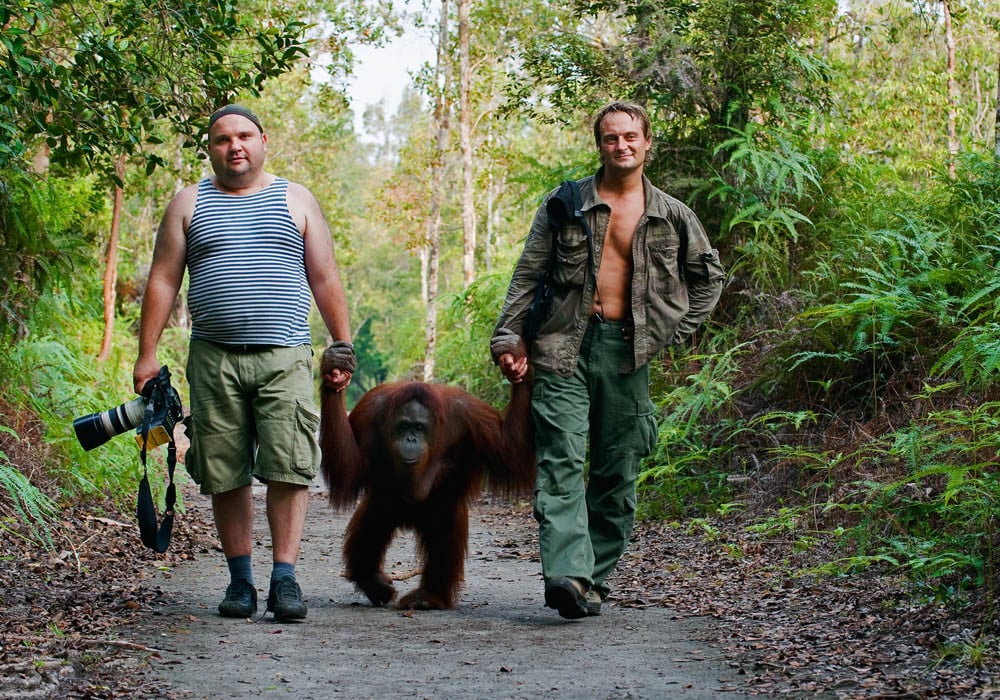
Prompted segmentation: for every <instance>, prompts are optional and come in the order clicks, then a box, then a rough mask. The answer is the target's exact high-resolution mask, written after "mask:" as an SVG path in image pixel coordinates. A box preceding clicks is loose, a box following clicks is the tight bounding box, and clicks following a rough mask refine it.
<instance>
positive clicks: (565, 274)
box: [552, 226, 588, 287]
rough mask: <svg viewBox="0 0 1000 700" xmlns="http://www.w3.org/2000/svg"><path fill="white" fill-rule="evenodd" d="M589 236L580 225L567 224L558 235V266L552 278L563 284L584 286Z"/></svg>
mask: <svg viewBox="0 0 1000 700" xmlns="http://www.w3.org/2000/svg"><path fill="white" fill-rule="evenodd" d="M587 259H588V255H587V236H586V234H585V233H584V231H583V229H582V228H581V227H580V226H566V227H565V228H563V229H562V230H561V231H559V235H558V236H557V237H556V267H555V270H553V272H552V280H553V281H554V282H555V283H556V284H558V285H562V286H573V287H582V286H583V282H584V280H585V279H586V275H587Z"/></svg>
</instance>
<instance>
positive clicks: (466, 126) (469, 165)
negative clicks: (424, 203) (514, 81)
mask: <svg viewBox="0 0 1000 700" xmlns="http://www.w3.org/2000/svg"><path fill="white" fill-rule="evenodd" d="M471 4H472V0H458V70H459V83H458V102H459V112H458V136H459V144H460V146H461V150H462V241H463V244H464V245H463V253H462V271H463V281H464V282H465V286H466V287H468V286H469V285H470V284H472V282H473V280H474V279H475V278H476V206H475V199H474V190H473V181H474V175H475V166H474V163H473V154H472V97H471V92H472V67H471V64H470V61H469V8H470V5H471Z"/></svg>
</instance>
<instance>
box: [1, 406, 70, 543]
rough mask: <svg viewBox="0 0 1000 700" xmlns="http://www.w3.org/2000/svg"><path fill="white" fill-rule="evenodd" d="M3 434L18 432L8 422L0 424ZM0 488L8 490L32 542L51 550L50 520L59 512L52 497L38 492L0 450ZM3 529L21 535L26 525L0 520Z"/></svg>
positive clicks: (12, 534)
mask: <svg viewBox="0 0 1000 700" xmlns="http://www.w3.org/2000/svg"><path fill="white" fill-rule="evenodd" d="M0 433H7V434H8V435H11V436H13V437H14V439H15V440H16V439H17V437H18V436H17V433H16V432H14V431H13V430H12V429H10V428H8V427H7V426H5V425H0ZM0 489H3V490H4V491H6V492H7V495H8V497H9V498H10V501H11V503H13V505H14V510H15V512H16V513H17V514H18V515H19V516H20V522H21V524H22V526H26V527H27V528H28V534H29V536H31V537H32V539H33V541H34V542H36V543H37V544H39V545H41V546H42V547H44V548H46V549H48V550H49V551H51V550H52V549H53V545H52V532H51V529H50V522H51V520H52V518H53V517H54V516H55V513H56V505H55V503H54V502H53V501H52V499H51V498H49V497H48V496H46V495H45V494H44V493H42V492H41V491H39V490H38V489H37V488H36V487H35V485H34V484H32V483H31V481H30V480H29V479H28V477H26V476H25V475H24V474H22V473H21V472H20V471H18V470H17V468H15V467H14V466H12V465H11V463H10V460H9V459H8V457H7V455H6V454H4V453H3V451H2V450H0ZM0 530H3V531H4V532H6V533H8V535H11V536H22V535H21V534H20V533H21V531H22V530H23V527H18V528H13V527H11V526H10V525H9V524H8V523H5V522H3V521H2V520H0Z"/></svg>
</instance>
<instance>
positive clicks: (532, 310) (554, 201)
mask: <svg viewBox="0 0 1000 700" xmlns="http://www.w3.org/2000/svg"><path fill="white" fill-rule="evenodd" d="M545 211H546V213H547V214H548V218H549V231H550V232H551V233H552V241H551V242H550V247H549V260H548V263H546V265H545V269H543V270H542V272H541V273H540V274H539V275H538V282H537V283H536V285H535V297H534V299H533V300H532V302H531V305H530V306H529V307H528V313H527V315H526V316H525V319H524V326H523V330H522V332H521V337H522V338H524V342H525V343H526V344H527V345H528V347H529V348H530V347H531V344H532V343H533V342H534V340H535V337H536V336H537V335H538V330H539V328H540V327H541V325H542V319H543V318H544V317H545V315H546V313H547V312H548V308H549V306H550V305H551V303H552V297H553V295H554V293H555V290H554V289H553V283H552V272H553V270H554V269H555V266H556V239H557V238H558V237H559V232H560V231H561V230H563V229H564V228H565V227H566V226H567V225H568V224H570V223H575V224H578V225H579V226H581V227H582V228H583V231H584V234H585V235H586V236H587V260H588V261H589V263H590V266H591V269H593V265H594V242H593V235H592V234H591V232H590V225H589V224H588V223H587V218H586V217H585V216H584V215H583V201H582V198H581V196H580V185H579V183H577V181H576V180H563V182H562V183H561V184H560V185H559V189H558V190H557V191H556V193H555V194H554V195H552V196H551V197H550V198H549V199H548V201H547V202H546V203H545Z"/></svg>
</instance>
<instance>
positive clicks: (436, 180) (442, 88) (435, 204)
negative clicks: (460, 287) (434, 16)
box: [424, 0, 451, 381]
mask: <svg viewBox="0 0 1000 700" xmlns="http://www.w3.org/2000/svg"><path fill="white" fill-rule="evenodd" d="M434 78H435V79H434V86H435V96H434V119H433V121H432V124H431V127H432V128H433V130H434V132H435V133H434V138H433V139H432V141H433V143H434V145H433V149H432V152H431V162H430V169H431V183H430V187H431V191H430V200H431V207H430V214H429V216H428V218H427V243H426V247H425V255H426V279H427V324H426V328H425V336H424V337H425V339H426V343H425V346H424V381H431V380H432V379H434V353H435V348H436V346H437V300H438V283H439V282H438V271H439V266H440V245H441V207H442V201H443V200H444V159H445V153H446V152H447V149H448V128H449V127H448V124H449V111H450V101H449V99H448V90H449V87H450V82H451V80H450V78H451V60H450V57H449V55H448V0H441V17H440V20H439V25H438V46H437V59H436V63H435V68H434Z"/></svg>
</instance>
